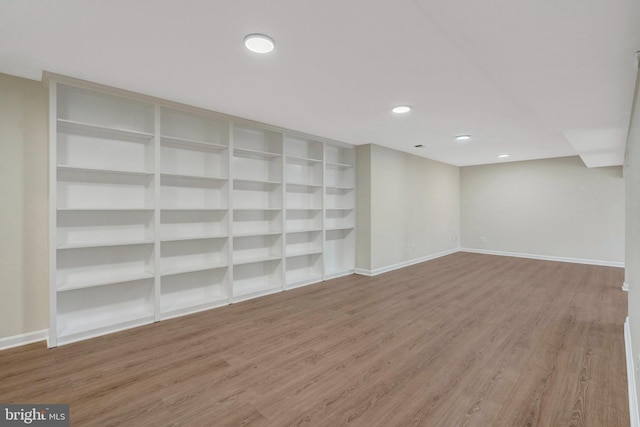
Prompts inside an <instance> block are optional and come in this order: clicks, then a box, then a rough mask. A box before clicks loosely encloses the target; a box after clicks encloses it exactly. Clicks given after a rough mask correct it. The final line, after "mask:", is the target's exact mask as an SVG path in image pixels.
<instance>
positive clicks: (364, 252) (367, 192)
mask: <svg viewBox="0 0 640 427" xmlns="http://www.w3.org/2000/svg"><path fill="white" fill-rule="evenodd" d="M356 171H357V175H356V188H357V191H356V236H357V239H356V267H357V268H361V269H364V270H371V145H369V144H367V145H359V146H356Z"/></svg>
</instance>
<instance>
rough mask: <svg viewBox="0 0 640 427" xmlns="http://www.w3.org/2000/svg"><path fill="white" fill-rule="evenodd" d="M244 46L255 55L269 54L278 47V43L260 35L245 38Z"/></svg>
mask: <svg viewBox="0 0 640 427" xmlns="http://www.w3.org/2000/svg"><path fill="white" fill-rule="evenodd" d="M244 45H245V47H246V48H247V49H249V50H250V51H251V52H255V53H269V52H271V51H272V50H273V49H274V48H275V47H276V43H275V42H274V41H273V39H272V38H271V37H269V36H267V35H265V34H259V33H254V34H249V35H247V36H246V37H245V38H244Z"/></svg>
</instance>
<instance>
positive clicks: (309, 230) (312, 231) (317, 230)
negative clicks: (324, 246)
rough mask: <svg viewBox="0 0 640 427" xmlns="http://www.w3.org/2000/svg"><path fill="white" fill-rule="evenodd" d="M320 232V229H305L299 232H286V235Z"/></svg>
mask: <svg viewBox="0 0 640 427" xmlns="http://www.w3.org/2000/svg"><path fill="white" fill-rule="evenodd" d="M320 231H322V228H305V229H301V230H287V234H296V233H317V232H320Z"/></svg>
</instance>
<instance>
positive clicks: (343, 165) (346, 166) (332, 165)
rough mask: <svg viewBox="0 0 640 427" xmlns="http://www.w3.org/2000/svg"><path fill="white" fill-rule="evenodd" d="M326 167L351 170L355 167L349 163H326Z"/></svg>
mask: <svg viewBox="0 0 640 427" xmlns="http://www.w3.org/2000/svg"><path fill="white" fill-rule="evenodd" d="M325 165H326V166H327V167H328V168H331V169H349V168H352V167H353V165H352V164H349V163H336V162H325Z"/></svg>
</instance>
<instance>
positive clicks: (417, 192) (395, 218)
mask: <svg viewBox="0 0 640 427" xmlns="http://www.w3.org/2000/svg"><path fill="white" fill-rule="evenodd" d="M369 147H370V148H368V149H367V148H363V147H358V150H360V151H359V153H360V156H359V160H361V162H362V163H366V162H367V161H369V162H370V163H369V167H366V165H365V167H361V163H358V176H359V180H358V195H359V204H358V212H361V211H366V210H369V212H370V218H369V221H370V225H369V227H370V235H369V237H368V238H369V239H370V241H369V242H365V240H364V239H366V237H363V236H362V234H363V233H358V239H359V242H358V248H359V250H360V252H361V253H363V252H364V251H366V253H368V254H369V257H370V264H369V266H366V264H362V263H364V262H366V256H363V257H360V258H359V259H358V261H359V262H361V264H357V266H356V267H357V268H358V269H360V270H365V271H360V272H364V273H365V274H367V273H369V274H378V273H381V272H384V271H388V270H392V269H395V268H399V267H403V266H405V265H410V264H412V263H415V262H419V261H424V260H427V259H431V258H433V257H436V256H439V255H443V254H445V253H448V252H451V251H455V250H457V248H458V237H459V234H460V175H459V168H458V167H456V166H451V165H447V164H444V163H440V162H436V161H433V160H428V159H424V158H422V157H418V156H413V155H411V154H407V153H402V152H399V151H396V150H392V149H389V148H384V147H380V146H377V145H370V146H369ZM363 158H364V159H365V160H364V161H363V160H362V159H363ZM367 174H369V175H370V178H367V177H366V175H367ZM367 180H368V182H369V184H368V187H367V184H365V187H364V188H361V187H360V183H361V182H363V181H364V182H367ZM367 193H368V197H367ZM359 221H360V218H359ZM365 224H366V220H365ZM359 226H361V224H359ZM367 244H369V249H368V250H367V249H366V246H367ZM367 267H368V268H367Z"/></svg>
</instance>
